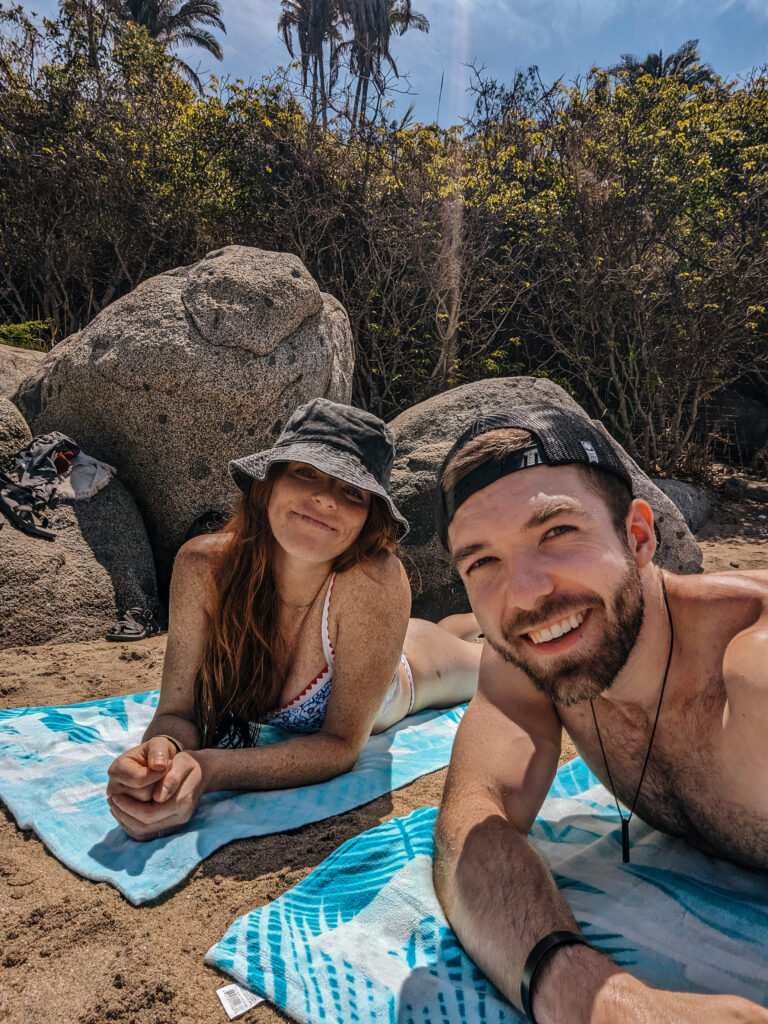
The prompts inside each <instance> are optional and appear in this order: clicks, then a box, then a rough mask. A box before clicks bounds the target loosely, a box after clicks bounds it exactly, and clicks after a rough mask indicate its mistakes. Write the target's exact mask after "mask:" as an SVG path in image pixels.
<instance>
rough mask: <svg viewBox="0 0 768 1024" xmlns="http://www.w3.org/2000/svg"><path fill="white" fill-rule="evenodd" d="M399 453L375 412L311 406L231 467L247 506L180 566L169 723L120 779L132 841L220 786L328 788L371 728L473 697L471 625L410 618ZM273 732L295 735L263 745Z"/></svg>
mask: <svg viewBox="0 0 768 1024" xmlns="http://www.w3.org/2000/svg"><path fill="white" fill-rule="evenodd" d="M393 455H394V453H393V449H392V443H391V441H390V439H389V435H388V433H387V431H386V428H385V426H384V424H383V423H382V421H381V420H380V419H378V418H377V417H376V416H373V415H371V414H370V413H366V412H363V411H362V410H360V409H355V408H352V407H351V406H346V405H337V404H336V403H334V402H328V401H326V400H325V399H315V400H314V401H312V402H309V403H308V404H307V405H304V406H302V407H301V408H300V409H297V410H296V412H295V413H294V414H293V416H292V417H291V418H290V420H289V422H288V424H287V425H286V428H285V430H284V431H283V433H282V434H281V435H280V437H279V438H278V441H277V443H276V444H275V446H274V447H273V448H271V449H269V450H268V451H264V452H259V453H257V454H255V455H250V456H247V457H246V458H242V459H236V460H235V461H234V462H231V463H230V464H229V465H230V471H231V472H232V475H233V477H234V479H235V482H236V483H237V484H238V486H239V487H240V489H241V490H242V492H243V497H242V499H241V501H240V503H239V505H238V506H237V508H236V510H235V512H234V515H233V517H232V519H231V520H230V522H229V523H228V524H227V526H226V527H225V528H224V529H223V530H222V531H220V532H219V533H216V534H208V535H203V536H199V537H195V538H193V539H192V540H190V541H187V543H186V544H184V545H183V546H182V548H181V549H180V551H179V553H178V555H177V557H176V562H175V564H174V569H173V578H172V581H171V593H170V626H169V631H168V643H167V648H166V655H165V664H164V666H163V680H162V688H161V691H160V700H159V703H158V706H157V710H156V712H155V715H154V718H153V719H152V721H151V723H150V724H149V727H148V728H147V731H146V733H145V734H144V739H143V742H142V743H141V744H140V745H139V746H138V747H134V748H133V749H132V750H129V751H127V752H126V753H124V754H122V755H121V756H120V757H118V758H117V759H116V760H115V761H114V762H113V764H112V765H111V767H110V769H109V776H110V781H109V785H108V787H107V799H108V801H109V805H110V808H111V811H112V814H113V815H114V817H115V818H116V819H117V820H118V822H120V824H121V825H122V826H123V828H125V830H126V831H127V832H128V833H129V834H130V835H131V836H133V837H134V838H135V839H150V838H153V837H154V836H157V835H158V834H159V833H160V832H164V831H166V830H168V829H173V828H176V827H178V826H179V825H182V824H183V823H184V822H186V821H188V820H189V818H190V817H191V816H192V814H193V813H194V810H195V807H196V806H197V803H198V801H199V800H200V797H201V796H202V795H203V793H207V792H210V791H212V790H236V789H245V790H255V789H281V788H287V787H291V786H301V785H306V784H308V783H313V782H321V781H323V780H325V779H329V778H332V777H333V776H335V775H339V774H340V773H342V772H345V771H347V770H349V769H350V768H351V767H352V766H353V765H354V763H355V761H356V760H357V758H358V757H359V755H360V752H361V751H362V749H363V746H364V744H365V742H366V740H367V739H368V737H369V735H370V734H371V733H372V732H379V731H381V730H382V729H386V728H388V727H389V726H391V725H394V724H395V723H396V722H398V721H400V720H401V719H402V718H404V717H405V716H406V715H409V714H411V713H412V712H415V711H420V710H422V709H423V708H426V707H447V706H451V705H454V704H458V703H460V702H461V701H464V700H467V699H469V698H470V697H471V696H472V694H473V693H474V691H475V687H476V685H477V670H478V665H479V659H480V646H479V645H478V644H474V643H468V642H466V641H465V640H463V639H461V638H460V637H459V635H458V633H459V631H461V630H465V631H467V634H468V635H471V633H472V625H473V620H472V617H471V616H452V617H451V619H450V620H444V625H445V628H441V627H440V626H437V625H435V624H434V623H431V622H425V621H423V620H418V619H413V620H410V622H409V618H408V615H409V610H410V601H411V598H410V589H409V586H408V580H407V578H406V575H405V571H404V569H403V567H402V564H401V563H400V561H399V559H398V558H397V557H396V555H395V554H394V548H395V545H396V542H397V538H398V536H399V535H400V536H401V535H402V534H403V533H405V531H407V529H408V524H407V523H406V521H405V520H404V519H403V517H402V516H401V515H400V513H399V512H398V511H397V509H396V508H395V505H394V503H393V502H392V500H391V498H390V497H389V496H388V494H387V490H386V488H387V484H388V482H389V473H390V469H391V467H392V461H393ZM260 723H267V724H272V725H279V726H281V727H283V728H285V729H288V730H290V731H291V732H292V733H293V734H294V735H292V736H290V738H288V739H286V740H285V741H284V742H280V743H276V744H271V745H264V746H254V743H255V740H256V736H257V733H258V728H259V724H260Z"/></svg>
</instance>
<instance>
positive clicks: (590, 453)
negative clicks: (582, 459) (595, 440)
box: [581, 441, 600, 462]
mask: <svg viewBox="0 0 768 1024" xmlns="http://www.w3.org/2000/svg"><path fill="white" fill-rule="evenodd" d="M581 447H582V448H583V449H584V451H585V452H586V453H587V458H588V459H589V461H590V462H599V461H600V460H599V459H598V457H597V452H596V451H595V449H594V448H593V447H592V442H591V441H582V442H581Z"/></svg>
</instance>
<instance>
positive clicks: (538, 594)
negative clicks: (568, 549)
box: [504, 555, 555, 610]
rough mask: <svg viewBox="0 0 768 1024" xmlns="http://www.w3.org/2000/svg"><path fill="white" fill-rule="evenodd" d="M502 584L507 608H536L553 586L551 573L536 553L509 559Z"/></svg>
mask: <svg viewBox="0 0 768 1024" xmlns="http://www.w3.org/2000/svg"><path fill="white" fill-rule="evenodd" d="M504 585H505V595H504V596H505V604H506V605H507V608H524V609H526V610H533V609H534V608H537V607H538V606H539V605H540V604H541V602H542V600H543V599H544V598H546V597H548V596H549V595H550V594H551V593H552V591H553V590H554V588H555V587H554V582H553V580H552V576H551V574H550V573H549V572H548V571H547V570H546V569H545V567H544V565H543V564H542V561H541V559H540V558H537V557H536V555H529V556H525V555H523V556H519V557H517V558H513V559H510V561H509V562H508V564H507V571H506V578H505V580H504Z"/></svg>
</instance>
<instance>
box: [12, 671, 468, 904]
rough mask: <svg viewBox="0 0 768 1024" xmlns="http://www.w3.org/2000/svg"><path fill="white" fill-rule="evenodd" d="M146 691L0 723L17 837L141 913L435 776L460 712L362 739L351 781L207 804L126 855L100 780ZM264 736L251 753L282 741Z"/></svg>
mask: <svg viewBox="0 0 768 1024" xmlns="http://www.w3.org/2000/svg"><path fill="white" fill-rule="evenodd" d="M157 696H158V695H157V691H152V692H150V693H137V694H133V695H131V696H128V697H115V698H112V699H109V700H98V701H91V702H88V703H84V704H71V705H65V706H63V707H41V708H16V709H13V710H10V711H0V798H1V799H2V800H3V801H4V802H5V804H6V805H7V806H8V808H9V810H10V811H11V813H12V814H13V816H14V817H15V818H16V821H17V822H18V824H19V826H20V827H21V828H25V829H34V831H35V832H36V833H37V835H38V836H39V837H40V838H41V839H42V841H43V842H44V843H45V845H46V846H47V847H48V848H49V849H50V850H51V852H52V853H53V854H55V856H56V857H58V858H59V860H61V861H62V862H63V863H64V864H66V865H67V866H68V867H70V868H72V869H73V870H74V871H77V872H78V874H81V875H84V876H85V877H86V878H92V879H94V880H96V881H105V882H110V883H111V884H112V885H114V886H116V887H117V888H118V889H119V890H120V892H122V893H123V895H124V896H126V897H127V898H128V899H129V900H130V901H131V902H132V903H143V902H145V901H146V900H151V899H154V898H155V897H156V896H159V895H161V893H163V892H165V891H166V890H168V889H170V888H172V887H173V886H174V885H177V884H178V883H179V882H181V881H182V880H183V879H184V878H186V876H187V875H188V874H189V873H190V871H192V869H193V868H194V867H195V866H196V865H197V864H199V863H200V862H201V861H202V860H204V859H205V858H206V857H207V856H208V855H209V854H210V853H213V851H214V850H217V849H218V848H219V847H220V846H223V845H224V844H225V843H228V842H231V841H232V840H233V839H244V838H247V837H250V836H263V835H269V834H270V833H273V832H283V831H285V830H287V829H292V828H300V827H301V826H302V825H306V824H308V823H309V822H312V821H320V820H321V819H323V818H329V817H331V816H332V815H334V814H341V813H342V812H343V811H348V810H350V809H351V808H353V807H359V806H360V805H361V804H365V803H367V802H368V801H369V800H373V799H375V798H376V797H378V796H381V795H382V794H383V793H388V792H390V791H391V790H393V789H397V788H398V787H400V786H404V785H406V784H407V783H409V782H412V781H413V780H414V779H417V778H419V776H421V775H426V774H428V773H429V772H434V771H437V769H438V768H444V767H445V765H446V764H447V763H448V761H449V759H450V756H451V746H452V744H453V737H454V735H455V733H456V728H457V726H458V724H459V721H460V720H461V716H462V714H463V710H464V709H463V707H458V708H452V709H450V710H448V711H423V712H421V713H419V714H418V715H413V716H411V717H410V718H407V719H405V720H404V721H403V722H401V723H400V724H399V725H396V726H393V727H392V728H391V729H388V730H387V731H386V732H384V733H380V734H379V735H378V736H372V737H371V738H370V740H369V741H368V743H367V744H366V746H365V749H364V750H363V753H362V754H361V756H360V758H359V760H358V762H357V764H356V765H355V766H354V768H353V769H352V771H350V772H347V773H345V774H344V775H340V776H338V777H337V778H335V779H330V780H329V781H328V782H323V783H320V784H318V785H314V786H301V787H297V788H295V789H283V790H275V791H269V792H260V793H237V794H235V793H209V794H207V795H206V796H204V797H203V799H202V800H201V801H200V804H199V806H198V809H197V812H196V813H195V815H194V817H193V818H192V819H191V820H190V821H189V822H188V823H187V824H186V825H185V826H184V827H183V828H181V829H179V831H178V832H176V833H174V834H173V835H170V836H165V837H163V838H161V839H155V840H153V841H152V842H148V843H137V842H135V841H134V840H133V839H131V838H130V837H129V836H128V835H127V833H126V832H124V831H123V829H122V828H120V827H119V826H118V824H117V822H116V821H115V819H114V818H113V817H112V815H111V814H110V813H109V807H108V806H107V802H106V799H105V796H104V790H105V788H106V785H107V768H108V766H109V764H110V763H111V762H112V761H113V760H114V758H115V757H117V755H118V754H120V753H121V752H122V751H124V750H128V749H129V748H130V747H132V746H135V745H136V744H137V743H139V742H140V740H141V736H142V734H143V732H144V730H145V729H146V727H147V723H148V722H149V720H150V719H151V718H152V714H153V712H154V709H155V707H156V705H157ZM286 735H287V734H286V733H285V732H283V731H282V730H280V729H277V728H273V727H270V726H264V727H263V729H262V730H261V734H260V738H259V742H260V743H264V744H267V743H275V742H279V741H280V740H281V739H284V738H285V737H286Z"/></svg>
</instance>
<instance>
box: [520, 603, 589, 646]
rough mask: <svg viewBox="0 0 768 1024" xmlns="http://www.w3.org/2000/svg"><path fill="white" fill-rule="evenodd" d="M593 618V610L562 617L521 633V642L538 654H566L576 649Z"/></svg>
mask: <svg viewBox="0 0 768 1024" xmlns="http://www.w3.org/2000/svg"><path fill="white" fill-rule="evenodd" d="M591 617H592V609H591V608H584V609H582V610H581V611H577V612H571V613H570V614H568V615H561V616H560V617H559V618H557V619H550V620H549V622H547V623H545V625H543V626H539V627H538V628H537V629H532V630H529V631H528V632H527V633H521V634H520V640H522V641H523V642H524V643H525V645H526V647H529V648H531V649H534V650H535V651H536V653H537V654H565V653H566V652H567V651H570V650H571V649H572V648H574V647H576V645H577V644H578V642H579V640H580V639H581V637H582V636H583V635H584V631H585V629H586V628H587V623H588V622H589V621H590V619H591Z"/></svg>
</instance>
